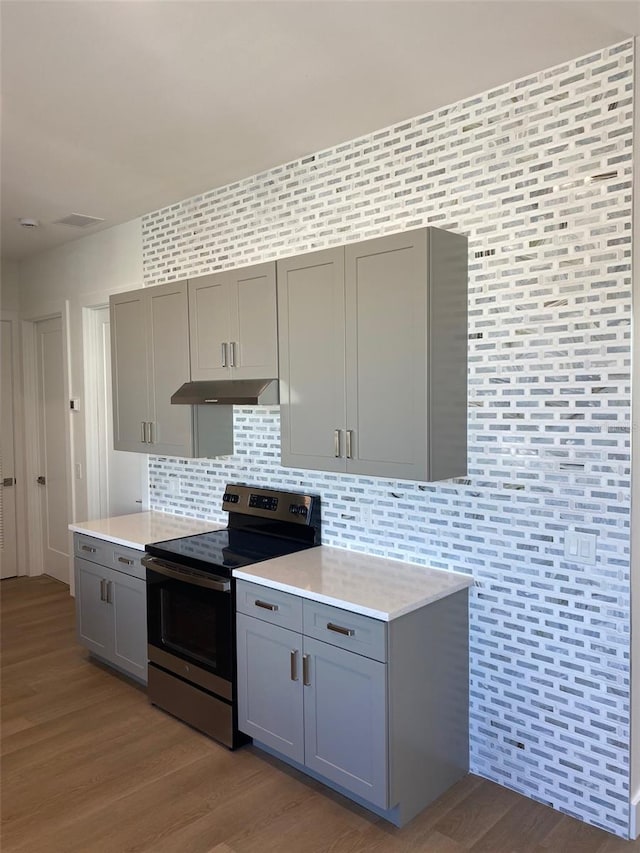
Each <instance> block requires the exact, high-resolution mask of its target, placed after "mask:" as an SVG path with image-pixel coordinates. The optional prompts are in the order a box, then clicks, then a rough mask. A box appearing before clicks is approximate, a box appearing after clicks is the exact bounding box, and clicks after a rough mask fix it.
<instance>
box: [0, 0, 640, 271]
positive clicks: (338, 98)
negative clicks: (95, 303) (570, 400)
mask: <svg viewBox="0 0 640 853" xmlns="http://www.w3.org/2000/svg"><path fill="white" fill-rule="evenodd" d="M0 23H1V26H2V29H1V44H0V48H1V70H2V99H3V105H2V137H1V142H2V150H1V154H2V164H1V165H2V187H1V208H2V223H1V229H2V230H1V249H2V256H3V257H4V258H7V259H14V260H18V259H21V258H24V257H26V256H28V255H30V254H34V253H36V252H39V251H42V250H44V249H47V248H50V247H52V246H56V245H59V244H61V243H63V242H66V241H68V240H73V239H76V238H78V237H82V236H85V235H86V234H89V233H93V232H95V231H97V230H100V229H101V228H106V227H110V226H112V225H115V224H117V223H120V222H125V221H127V220H128V219H132V218H134V217H137V216H140V215H142V214H144V213H147V212H149V211H152V210H155V209H157V208H159V207H163V206H165V205H167V204H170V203H172V202H175V201H180V200H182V199H185V198H188V197H189V196H192V195H196V194H198V193H200V192H203V191H205V190H207V189H211V188H213V187H216V186H221V185H223V184H226V183H229V182H231V181H233V180H235V179H238V178H242V177H246V176H249V175H252V174H255V173H256V172H260V171H263V170H265V169H267V168H269V167H271V166H275V165H278V164H279V163H284V162H287V161H289V160H293V159H296V158H298V157H301V156H303V155H305V154H308V153H310V152H312V151H317V150H320V149H322V148H326V147H329V146H331V145H334V144H337V143H339V142H341V141H343V140H347V139H352V138H354V137H356V136H359V135H362V134H364V133H367V132H369V131H372V130H375V129H377V128H380V127H384V126H386V125H389V124H392V123H394V122H396V121H398V120H401V119H403V118H407V117H410V116H414V115H418V114H420V113H425V112H429V111H430V110H432V109H434V108H436V107H438V106H442V105H444V104H448V103H451V102H453V101H456V100H459V99H460V98H463V97H465V96H467V95H471V94H475V93H477V92H481V91H483V90H485V89H488V88H490V87H492V86H495V85H498V84H500V83H502V82H506V81H509V80H513V79H516V78H517V77H520V76H524V75H525V74H527V73H529V72H531V71H537V70H540V69H542V68H546V67H548V66H550V65H554V64H556V63H558V62H562V61H563V60H565V59H571V58H575V57H576V56H580V55H582V54H584V53H588V52H589V51H592V50H595V49H597V48H599V47H602V46H605V45H608V44H613V43H614V42H617V41H621V40H623V39H625V38H627V37H628V36H630V35H634V34H638V33H640V4H639V3H638V2H635V0H633V2H617V0H609V2H580V0H569V2H559V0H558V2H544V0H535V2H526V0H523V2H517V0H502V2H484V0H474V2H462V0H460V1H458V0H444V2H420V0H414V2H402V0H389V1H388V2H374V1H373V0H361V2H357V0H341V2H333V0H296V2H272V0H262V2H244V1H243V0H231V2H191V0H176V2H171V0H166V2H165V0H139V1H138V0H125V2H96V0H75V2H74V0H64V2H63V0H44V2H28V0H2V2H0ZM70 213H81V214H87V215H89V216H97V217H102V218H104V220H105V222H104V224H102V225H97V226H90V227H89V228H85V229H78V228H74V227H69V226H65V225H54V224H52V223H53V221H54V220H56V219H59V218H61V217H64V216H67V215H68V214H70ZM20 217H33V218H36V219H38V220H40V222H41V225H40V227H39V228H37V229H31V230H27V229H25V228H22V227H20V225H19V224H18V221H17V220H18V219H19V218H20Z"/></svg>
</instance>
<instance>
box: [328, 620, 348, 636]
mask: <svg viewBox="0 0 640 853" xmlns="http://www.w3.org/2000/svg"><path fill="white" fill-rule="evenodd" d="M327 628H328V629H329V631H335V632H336V634H342V635H343V636H345V637H353V635H354V634H355V631H354V629H353V628H343V627H342V625H335V624H334V623H333V622H327Z"/></svg>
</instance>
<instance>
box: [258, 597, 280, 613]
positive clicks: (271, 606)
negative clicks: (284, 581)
mask: <svg viewBox="0 0 640 853" xmlns="http://www.w3.org/2000/svg"><path fill="white" fill-rule="evenodd" d="M254 604H255V606H256V607H262V609H263V610H272V611H276V610H277V609H278V605H277V604H269V602H268V601H260V599H259V598H256V600H255V601H254Z"/></svg>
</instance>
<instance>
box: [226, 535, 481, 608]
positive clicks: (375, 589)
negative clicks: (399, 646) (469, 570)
mask: <svg viewBox="0 0 640 853" xmlns="http://www.w3.org/2000/svg"><path fill="white" fill-rule="evenodd" d="M233 576H234V577H235V578H238V579H240V580H246V581H251V582H252V583H257V584H260V585H261V586H267V587H271V588H272V589H279V590H282V591H283V592H291V593H293V594H294V595H299V596H301V597H302V598H308V599H311V600H312V601H321V602H323V603H324V604H331V605H333V606H334V607H341V608H343V609H344V610H350V611H351V612H352V613H362V614H363V615H364V616H371V617H373V618H374V619H381V620H383V621H385V622H389V621H391V620H392V619H397V618H398V617H399V616H403V615H404V614H405V613H410V612H411V611H413V610H418V609H419V608H420V607H424V606H425V605H427V604H432V603H433V602H434V601H438V599H440V598H444V597H445V596H447V595H451V594H452V593H454V592H459V591H460V590H462V589H465V588H466V587H469V586H472V585H473V578H472V577H471V576H469V575H461V574H457V573H455V572H446V571H442V570H440V569H430V568H427V567H426V566H418V565H416V564H415V563H403V562H401V561H400V560H387V559H384V558H382V557H372V556H370V555H368V554H360V553H358V552H355V551H346V550H344V549H343V548H330V547H328V546H325V545H321V546H319V547H317V548H309V549H308V550H306V551H299V552H297V553H296V554H287V556H286V557H276V558H275V559H273V560H265V562H263V563H256V564H255V565H254V566H245V567H243V568H242V569H234V571H233Z"/></svg>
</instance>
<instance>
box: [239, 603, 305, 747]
mask: <svg viewBox="0 0 640 853" xmlns="http://www.w3.org/2000/svg"><path fill="white" fill-rule="evenodd" d="M237 637H238V652H237V654H238V726H239V728H240V730H241V731H243V732H245V734H248V735H251V737H253V738H255V739H256V740H259V741H261V742H262V743H265V744H267V746H271V747H273V749H276V750H277V751H278V752H280V753H282V754H283V755H286V756H287V757H288V758H291V759H293V760H294V761H297V762H299V763H300V764H303V763H304V721H303V715H302V701H303V697H302V678H301V677H300V662H301V659H302V636H301V635H300V634H297V633H295V632H294V631H289V630H288V629H286V628H280V626H278V625H270V624H269V623H268V622H263V621H262V620H260V619H254V618H253V617H252V616H245V615H244V614H238V621H237Z"/></svg>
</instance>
